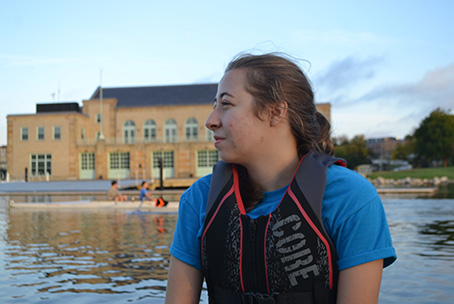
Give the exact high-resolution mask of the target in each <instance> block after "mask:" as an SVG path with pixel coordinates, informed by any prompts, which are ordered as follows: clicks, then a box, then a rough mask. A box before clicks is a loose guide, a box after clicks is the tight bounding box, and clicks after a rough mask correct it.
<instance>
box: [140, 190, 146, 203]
mask: <svg viewBox="0 0 454 304" xmlns="http://www.w3.org/2000/svg"><path fill="white" fill-rule="evenodd" d="M146 194H147V189H146V188H142V189H140V200H141V201H143V200H144V199H146V198H147V196H146Z"/></svg>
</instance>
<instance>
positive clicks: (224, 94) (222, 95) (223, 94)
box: [219, 92, 234, 98]
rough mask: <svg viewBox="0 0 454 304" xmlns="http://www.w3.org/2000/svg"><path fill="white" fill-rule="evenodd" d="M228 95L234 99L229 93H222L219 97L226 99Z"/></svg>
mask: <svg viewBox="0 0 454 304" xmlns="http://www.w3.org/2000/svg"><path fill="white" fill-rule="evenodd" d="M226 95H227V96H229V97H234V96H233V95H232V94H229V93H227V92H222V93H221V94H220V95H219V97H220V98H222V97H224V96H226Z"/></svg>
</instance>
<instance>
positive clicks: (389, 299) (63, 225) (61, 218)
mask: <svg viewBox="0 0 454 304" xmlns="http://www.w3.org/2000/svg"><path fill="white" fill-rule="evenodd" d="M7 199H8V198H7V197H0V249H1V250H0V303H27V304H28V303H106V302H110V303H129V302H130V303H163V302H164V297H165V288H166V278H167V269H168V264H169V257H170V256H169V253H168V250H169V246H170V243H171V240H172V235H173V231H174V226H175V223H176V219H177V216H176V215H175V214H166V215H157V214H150V213H142V214H134V213H132V212H127V211H117V210H87V211H71V210H42V211H39V210H17V209H10V208H8V206H7V203H6V201H7ZM384 206H385V210H386V213H387V216H388V221H389V225H390V229H391V233H392V235H393V241H394V245H395V247H396V250H397V252H398V260H397V261H396V262H395V263H394V264H393V265H392V266H390V267H389V268H386V269H385V270H384V273H383V281H382V287H381V292H380V303H452V302H453V300H452V299H453V298H454V199H393V198H385V199H384ZM202 302H203V303H206V302H207V300H206V292H203V294H202Z"/></svg>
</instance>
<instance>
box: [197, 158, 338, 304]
mask: <svg viewBox="0 0 454 304" xmlns="http://www.w3.org/2000/svg"><path fill="white" fill-rule="evenodd" d="M333 163H335V164H338V165H343V166H345V162H344V161H342V160H340V159H335V158H334V157H332V156H329V155H328V154H325V153H308V154H306V155H305V156H304V157H303V158H302V160H301V162H300V164H299V166H298V169H297V171H296V173H295V176H294V178H293V180H292V181H291V183H290V185H289V187H288V189H287V191H286V193H285V194H284V197H283V198H282V200H281V202H280V203H279V206H278V207H277V208H276V209H275V210H274V211H273V212H272V213H270V214H268V215H266V216H260V217H258V218H257V219H252V218H250V217H249V216H248V215H247V214H246V211H245V208H244V205H243V201H242V199H241V195H240V190H239V183H240V181H239V178H238V172H237V168H236V165H231V164H226V163H224V162H222V161H221V162H219V163H218V164H217V165H216V166H215V169H214V171H213V175H212V178H211V183H210V192H209V195H208V202H207V213H206V218H205V225H204V230H203V233H202V239H201V256H202V269H203V274H204V276H205V278H206V282H207V286H208V293H209V298H210V303H335V302H336V292H337V277H338V270H337V263H336V261H337V255H336V250H335V247H334V245H333V242H332V240H331V238H330V237H329V235H328V234H327V232H326V230H325V228H324V225H323V222H322V217H321V204H322V200H323V194H324V189H325V185H326V170H327V168H328V167H329V166H330V165H332V164H333Z"/></svg>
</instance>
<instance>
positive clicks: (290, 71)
mask: <svg viewBox="0 0 454 304" xmlns="http://www.w3.org/2000/svg"><path fill="white" fill-rule="evenodd" d="M236 69H244V71H245V72H246V83H245V88H246V91H248V92H249V93H250V94H251V95H252V96H253V98H254V111H255V114H256V115H257V117H258V118H261V117H263V116H262V115H263V114H265V113H267V111H269V110H271V109H272V108H273V107H277V106H280V105H281V104H282V102H285V103H287V115H288V121H289V124H290V128H291V130H292V133H293V135H294V136H295V138H296V141H297V149H298V156H299V157H300V158H302V157H303V156H304V155H305V154H306V153H308V152H309V151H323V152H326V153H328V154H330V155H333V153H334V147H333V144H332V142H331V134H330V128H331V126H330V123H329V122H328V120H327V119H326V118H325V117H324V116H323V115H322V114H321V113H319V112H318V111H317V109H316V107H315V103H314V93H313V91H312V87H311V85H310V83H309V80H308V79H307V77H306V75H305V74H304V72H303V71H302V70H301V69H300V68H299V67H298V65H296V64H295V63H294V62H293V61H292V60H290V59H288V58H286V56H285V55H283V54H276V53H271V54H264V55H251V54H241V55H239V56H237V57H236V58H234V59H233V60H232V61H231V62H230V63H229V64H228V66H227V68H226V70H225V72H228V71H231V70H236ZM238 172H239V174H240V179H241V180H242V182H241V183H240V187H241V190H240V192H241V195H242V198H243V202H244V204H245V207H246V208H247V209H248V210H251V209H252V208H254V206H255V205H256V204H257V203H258V202H259V201H260V200H261V199H262V197H263V194H262V192H261V190H260V188H259V187H258V186H257V185H255V184H254V183H253V181H252V180H251V179H250V178H249V176H248V174H247V171H246V169H245V168H242V167H239V170H238ZM243 189H244V190H243Z"/></svg>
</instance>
